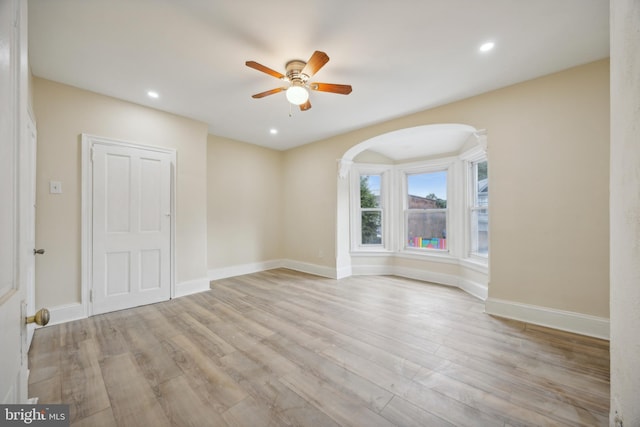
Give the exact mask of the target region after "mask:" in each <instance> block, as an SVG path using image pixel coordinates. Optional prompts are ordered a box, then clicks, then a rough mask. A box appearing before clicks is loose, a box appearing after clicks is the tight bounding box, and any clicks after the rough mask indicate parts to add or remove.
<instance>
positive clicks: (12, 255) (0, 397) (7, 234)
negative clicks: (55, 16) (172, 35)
mask: <svg viewBox="0 0 640 427" xmlns="http://www.w3.org/2000/svg"><path fill="white" fill-rule="evenodd" d="M25 16H26V1H20V0H0V58H2V59H1V60H0V94H1V95H0V199H1V202H0V345H1V349H0V403H3V404H7V403H25V402H26V400H27V376H28V368H27V349H28V348H27V328H26V325H25V315H26V313H25V312H26V301H25V299H26V287H27V285H26V283H27V275H28V270H29V267H28V266H29V261H32V258H33V254H32V253H28V252H27V251H26V246H27V245H28V244H29V243H28V239H29V238H30V237H29V230H31V229H32V227H33V224H30V221H32V215H31V214H30V211H29V210H25V207H26V206H28V198H29V189H28V188H29V186H30V184H31V183H30V181H27V179H26V178H28V177H29V176H30V175H31V171H30V169H29V168H30V159H29V158H28V157H26V156H25V153H26V154H28V153H27V152H26V151H25V149H26V148H28V147H27V146H26V145H25V144H27V143H28V138H27V121H26V117H27V114H26V112H27V104H26V99H27V94H26V85H23V84H22V83H23V82H24V81H26V80H25V79H26V78H27V75H26V73H25V70H26V63H24V64H23V63H21V59H22V60H24V58H26V41H27V39H26V25H25V24H26V18H25ZM23 54H24V56H23ZM23 67H24V68H23ZM23 190H25V192H26V193H25V194H23V193H22V191H23ZM32 250H33V249H32Z"/></svg>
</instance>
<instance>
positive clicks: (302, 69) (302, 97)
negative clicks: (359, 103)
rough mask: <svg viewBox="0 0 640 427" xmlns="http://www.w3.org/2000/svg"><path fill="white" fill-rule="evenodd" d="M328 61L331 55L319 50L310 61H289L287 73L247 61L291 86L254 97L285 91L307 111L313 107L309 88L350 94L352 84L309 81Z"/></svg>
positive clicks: (253, 66)
mask: <svg viewBox="0 0 640 427" xmlns="http://www.w3.org/2000/svg"><path fill="white" fill-rule="evenodd" d="M327 62H329V56H328V55H327V54H326V53H324V52H321V51H319V50H317V51H315V52H314V53H313V55H311V58H309V61H308V62H304V61H300V60H297V59H296V60H293V61H289V62H287V64H286V65H285V70H286V75H285V74H282V73H279V72H277V71H275V70H272V69H271V68H269V67H265V66H264V65H262V64H259V63H257V62H255V61H247V62H246V63H245V65H246V66H247V67H249V68H253V69H254V70H258V71H261V72H263V73H265V74H269V75H270V76H272V77H275V78H277V79H280V80H282V81H285V82H288V83H289V86H286V87H279V88H275V89H271V90H267V91H265V92H260V93H257V94H255V95H253V96H252V98H264V97H265V96H268V95H273V94H274V93H278V92H282V91H284V92H285V96H286V98H287V100H288V101H289V102H290V103H291V104H293V105H298V106H300V111H307V110H308V109H310V108H311V102H309V90H315V91H320V92H331V93H338V94H341V95H348V94H350V93H351V86H350V85H339V84H333V83H309V79H310V78H311V77H312V76H313V75H314V74H315V73H317V72H318V70H320V68H322V67H323V66H324V65H325V64H326V63H327Z"/></svg>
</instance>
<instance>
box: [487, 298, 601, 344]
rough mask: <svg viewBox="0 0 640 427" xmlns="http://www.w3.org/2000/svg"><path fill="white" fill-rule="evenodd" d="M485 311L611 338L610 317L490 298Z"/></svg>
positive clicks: (527, 321)
mask: <svg viewBox="0 0 640 427" xmlns="http://www.w3.org/2000/svg"><path fill="white" fill-rule="evenodd" d="M485 312H486V313H487V314H492V315H495V316H500V317H506V318H507V319H514V320H519V321H521V322H526V323H531V324H534V325H540V326H546V327H549V328H553V329H559V330H561V331H567V332H573V333H576V334H580V335H586V336H590V337H595V338H600V339H604V340H609V319H606V318H604V317H597V316H589V315H586V314H581V313H575V312H572V311H563V310H556V309H553V308H548V307H540V306H535V305H529V304H523V303H519V302H514V301H506V300H501V299H497V298H488V299H487V301H486V302H485Z"/></svg>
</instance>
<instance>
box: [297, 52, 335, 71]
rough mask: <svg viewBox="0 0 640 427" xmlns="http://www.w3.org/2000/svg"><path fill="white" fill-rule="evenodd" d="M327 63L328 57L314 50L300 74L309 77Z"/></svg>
mask: <svg viewBox="0 0 640 427" xmlns="http://www.w3.org/2000/svg"><path fill="white" fill-rule="evenodd" d="M327 62H329V56H328V55H327V54H326V53H324V52H321V51H319V50H316V51H315V52H313V55H311V58H309V61H308V62H307V65H305V66H304V68H303V69H302V74H306V75H307V76H309V77H311V76H313V75H314V74H315V73H317V72H318V70H320V68H322V67H324V64H326V63H327Z"/></svg>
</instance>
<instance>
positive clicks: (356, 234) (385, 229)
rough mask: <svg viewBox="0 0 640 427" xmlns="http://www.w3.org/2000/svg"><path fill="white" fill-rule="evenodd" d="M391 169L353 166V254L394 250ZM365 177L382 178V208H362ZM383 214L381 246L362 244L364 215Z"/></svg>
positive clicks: (382, 166) (387, 166)
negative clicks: (362, 178)
mask: <svg viewBox="0 0 640 427" xmlns="http://www.w3.org/2000/svg"><path fill="white" fill-rule="evenodd" d="M390 174H391V167H390V166H389V165H377V164H363V163H359V164H356V165H354V166H353V168H352V170H351V205H352V206H353V207H355V209H350V211H351V227H350V228H351V251H352V252H356V253H357V252H390V251H391V250H392V246H391V241H392V237H391V236H392V232H391V224H392V222H391V217H392V216H393V215H392V211H393V209H392V206H391V203H390V202H391V194H392V193H393V191H392V190H391V189H390V185H391V182H390ZM363 175H379V176H380V207H379V208H364V209H363V208H362V207H361V206H360V177H361V176H363ZM378 211H379V212H381V224H380V227H381V233H380V237H381V242H380V243H379V244H365V243H362V213H363V212H378Z"/></svg>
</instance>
